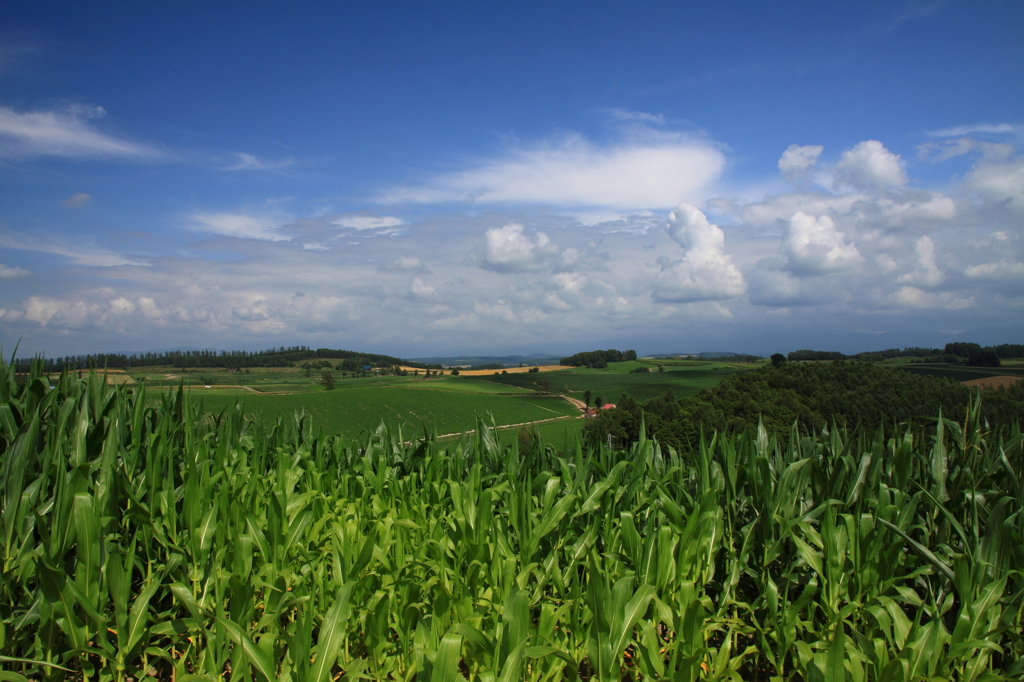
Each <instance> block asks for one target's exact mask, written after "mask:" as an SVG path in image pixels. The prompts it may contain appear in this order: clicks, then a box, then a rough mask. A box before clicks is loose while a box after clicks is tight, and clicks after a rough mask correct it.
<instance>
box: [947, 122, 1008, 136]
mask: <svg viewBox="0 0 1024 682" xmlns="http://www.w3.org/2000/svg"><path fill="white" fill-rule="evenodd" d="M1017 131H1018V127H1017V126H1014V125H1010V124H1009V123H997V124H995V125H992V124H989V123H979V124H978V125H973V126H954V127H952V128H943V129H941V130H929V131H928V136H929V137H963V136H964V135H973V134H975V133H988V134H992V135H1003V134H1007V133H1015V132H1017Z"/></svg>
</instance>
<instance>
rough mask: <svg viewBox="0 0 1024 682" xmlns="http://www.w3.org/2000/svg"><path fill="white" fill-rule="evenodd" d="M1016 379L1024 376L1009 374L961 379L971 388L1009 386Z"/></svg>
mask: <svg viewBox="0 0 1024 682" xmlns="http://www.w3.org/2000/svg"><path fill="white" fill-rule="evenodd" d="M1018 381H1024V377H1009V376H1005V375H1003V376H995V377H984V378H983V379H971V380H970V381H961V382H960V383H962V384H963V385H964V386H970V387H972V388H1010V386H1013V385H1014V384H1015V383H1017V382H1018Z"/></svg>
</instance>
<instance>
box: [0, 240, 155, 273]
mask: <svg viewBox="0 0 1024 682" xmlns="http://www.w3.org/2000/svg"><path fill="white" fill-rule="evenodd" d="M0 248H5V249H19V250H22V251H38V252H40V253H50V254H53V255H55V256H63V257H64V258H68V259H70V260H71V262H72V263H73V264H74V265H83V266H85V267H95V268H112V267H117V266H119V265H135V266H139V267H148V266H149V263H147V262H145V261H141V260H137V259H135V258H130V257H128V256H123V255H121V254H119V253H114V252H113V251H108V250H106V249H97V248H95V247H91V246H77V245H74V244H67V243H64V244H57V243H53V242H44V241H40V240H39V239H37V238H36V237H28V236H25V235H18V234H14V233H9V232H8V233H2V232H0Z"/></svg>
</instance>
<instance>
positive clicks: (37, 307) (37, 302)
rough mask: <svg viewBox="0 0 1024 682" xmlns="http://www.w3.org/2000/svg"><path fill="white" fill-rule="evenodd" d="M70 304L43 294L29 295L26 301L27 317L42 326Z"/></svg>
mask: <svg viewBox="0 0 1024 682" xmlns="http://www.w3.org/2000/svg"><path fill="white" fill-rule="evenodd" d="M69 305H70V304H69V303H67V302H66V301H59V300H56V299H53V298H47V297H43V296H29V298H28V300H27V301H26V302H25V306H24V307H25V319H27V320H31V321H32V322H36V323H38V324H40V325H42V326H44V327H45V326H46V323H47V322H49V321H50V318H52V317H53V316H54V315H56V314H57V313H58V312H60V311H61V310H64V309H65V308H67V307H68V306H69Z"/></svg>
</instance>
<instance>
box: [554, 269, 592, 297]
mask: <svg viewBox="0 0 1024 682" xmlns="http://www.w3.org/2000/svg"><path fill="white" fill-rule="evenodd" d="M551 279H552V280H554V282H555V284H557V285H558V286H559V287H561V288H562V289H565V290H566V291H569V292H572V293H574V294H575V293H579V291H580V289H582V288H583V285H584V284H586V283H587V276H586V275H583V274H581V273H578V272H559V273H558V274H556V275H554V276H553V277H552V278H551Z"/></svg>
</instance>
